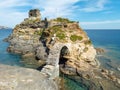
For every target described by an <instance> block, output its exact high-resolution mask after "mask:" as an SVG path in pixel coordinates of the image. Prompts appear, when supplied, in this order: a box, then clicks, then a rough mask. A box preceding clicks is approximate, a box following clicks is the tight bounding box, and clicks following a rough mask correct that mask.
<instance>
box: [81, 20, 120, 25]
mask: <svg viewBox="0 0 120 90" xmlns="http://www.w3.org/2000/svg"><path fill="white" fill-rule="evenodd" d="M109 23H110V24H111V23H112V24H113V23H120V20H107V21H98V22H81V24H82V25H97V24H109Z"/></svg>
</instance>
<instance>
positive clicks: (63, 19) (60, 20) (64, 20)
mask: <svg viewBox="0 0 120 90" xmlns="http://www.w3.org/2000/svg"><path fill="white" fill-rule="evenodd" d="M54 21H57V22H64V23H74V21H70V20H69V19H67V18H61V17H58V18H56V19H54Z"/></svg>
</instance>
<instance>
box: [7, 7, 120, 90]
mask: <svg viewBox="0 0 120 90" xmlns="http://www.w3.org/2000/svg"><path fill="white" fill-rule="evenodd" d="M5 41H7V42H9V43H10V45H9V47H8V49H7V51H8V52H10V53H11V52H12V53H18V54H21V55H22V58H23V62H24V63H25V64H26V65H28V66H27V67H29V65H33V67H34V68H35V69H37V70H40V73H42V74H43V76H46V77H47V79H49V80H51V81H53V80H54V79H55V78H58V77H59V73H60V72H61V73H63V74H64V75H65V76H66V77H68V78H69V79H72V80H74V81H76V82H79V83H82V84H83V86H85V87H86V88H87V89H88V90H110V89H112V90H119V88H120V87H119V84H120V83H119V82H120V81H119V79H118V77H116V76H115V75H114V74H113V73H112V74H111V73H110V71H108V70H105V69H103V68H101V67H100V63H99V61H98V60H97V59H96V58H95V57H96V55H97V54H101V53H104V52H105V50H104V49H101V48H96V49H95V48H94V46H93V45H92V42H91V41H90V39H89V37H88V36H87V34H86V33H85V32H84V31H83V30H82V29H81V27H80V26H79V23H78V22H75V21H70V20H68V19H66V18H60V17H59V18H56V19H52V20H47V18H45V19H44V20H41V14H40V11H39V10H38V9H34V10H30V11H29V18H26V19H24V21H23V22H22V23H20V24H18V25H16V26H15V28H14V29H13V32H12V34H11V35H10V36H9V37H8V38H7V39H5ZM29 68H30V67H29ZM48 83H49V82H48ZM105 83H107V85H104V84H105ZM109 86H110V87H109ZM50 87H51V86H50ZM26 88H27V87H26ZM53 88H54V87H53ZM113 88H115V89H113ZM16 90H19V89H16ZM25 90H27V89H25ZM31 90H34V89H31ZM36 90H38V89H36ZM41 90H48V89H41ZM50 90H58V88H54V89H50Z"/></svg>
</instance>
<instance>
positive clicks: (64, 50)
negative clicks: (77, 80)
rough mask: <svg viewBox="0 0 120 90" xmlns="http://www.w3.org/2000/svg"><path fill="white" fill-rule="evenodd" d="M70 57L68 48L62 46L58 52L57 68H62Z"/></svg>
mask: <svg viewBox="0 0 120 90" xmlns="http://www.w3.org/2000/svg"><path fill="white" fill-rule="evenodd" d="M69 55H70V52H69V49H68V47H66V46H64V47H62V49H61V51H60V58H59V66H60V68H64V67H65V64H66V62H67V60H68V57H69Z"/></svg>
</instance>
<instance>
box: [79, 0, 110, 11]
mask: <svg viewBox="0 0 120 90" xmlns="http://www.w3.org/2000/svg"><path fill="white" fill-rule="evenodd" d="M107 3H108V0H88V1H87V4H86V6H85V7H84V8H82V9H80V10H81V11H84V12H97V11H103V10H105V9H106V7H105V5H106V4H107Z"/></svg>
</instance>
